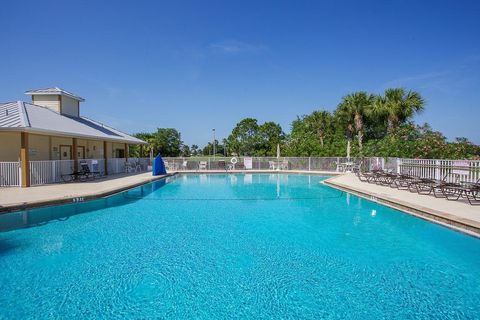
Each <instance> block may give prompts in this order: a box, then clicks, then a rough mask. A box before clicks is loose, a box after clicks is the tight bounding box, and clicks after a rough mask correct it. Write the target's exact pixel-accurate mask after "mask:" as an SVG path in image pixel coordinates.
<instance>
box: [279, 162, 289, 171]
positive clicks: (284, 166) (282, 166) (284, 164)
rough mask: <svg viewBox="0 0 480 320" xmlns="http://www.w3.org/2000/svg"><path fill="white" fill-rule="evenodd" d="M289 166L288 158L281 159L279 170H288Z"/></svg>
mask: <svg viewBox="0 0 480 320" xmlns="http://www.w3.org/2000/svg"><path fill="white" fill-rule="evenodd" d="M289 166H290V163H289V162H288V160H283V161H282V163H280V170H288V168H289Z"/></svg>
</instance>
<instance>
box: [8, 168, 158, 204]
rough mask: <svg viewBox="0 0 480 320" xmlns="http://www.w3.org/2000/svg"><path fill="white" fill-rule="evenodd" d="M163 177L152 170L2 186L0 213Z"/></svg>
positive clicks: (107, 192) (88, 196) (102, 193)
mask: <svg viewBox="0 0 480 320" xmlns="http://www.w3.org/2000/svg"><path fill="white" fill-rule="evenodd" d="M163 177H164V176H157V177H152V173H151V172H144V173H138V174H116V175H112V176H108V177H104V178H101V179H96V180H90V181H84V182H75V183H59V184H49V185H43V186H35V187H30V188H0V213H1V212H5V211H12V210H18V209H22V208H28V207H34V206H41V205H46V204H54V203H69V202H74V201H84V200H88V199H94V198H99V197H103V196H107V195H110V194H113V193H116V192H119V191H122V190H125V189H129V188H132V187H135V186H137V185H141V184H144V183H147V182H150V181H153V180H158V179H161V178H163ZM79 198H80V199H79Z"/></svg>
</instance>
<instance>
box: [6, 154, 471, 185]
mask: <svg viewBox="0 0 480 320" xmlns="http://www.w3.org/2000/svg"><path fill="white" fill-rule="evenodd" d="M231 159H232V158H231V157H216V158H213V157H192V158H168V157H167V158H164V161H165V165H166V167H167V171H170V172H171V171H184V170H194V171H208V170H224V169H225V167H226V166H229V165H230V166H232V167H233V169H237V170H272V171H277V170H280V171H285V170H298V171H321V172H339V171H342V170H343V168H344V167H342V165H344V164H345V163H356V164H360V163H362V168H363V169H366V170H371V169H388V170H391V171H393V172H396V173H406V174H410V175H413V176H418V177H423V178H431V179H444V178H445V179H447V180H448V181H453V180H455V179H460V180H461V181H466V182H476V181H477V180H478V179H480V160H436V159H401V158H378V157H370V158H363V159H355V158H350V159H347V158H345V157H280V158H276V157H237V163H236V164H235V166H233V165H232V163H231ZM79 161H85V162H87V164H88V166H89V168H90V170H91V171H92V172H100V174H101V175H104V174H105V162H104V161H105V160H104V159H85V160H79ZM107 161H108V162H107V167H108V174H116V173H124V172H126V171H127V170H126V169H129V168H130V170H131V169H132V168H133V170H132V171H133V172H139V171H140V172H142V171H147V170H148V167H149V166H150V165H151V162H150V159H149V158H128V163H129V164H128V165H127V166H126V163H127V161H126V160H125V159H124V158H121V159H120V158H114V159H108V160H107ZM29 165H30V183H31V185H41V184H48V183H57V182H61V181H63V179H62V176H63V175H68V174H71V173H72V172H73V170H74V165H73V160H45V161H30V164H29ZM78 167H79V169H80V164H79V166H78ZM132 171H129V172H132ZM20 182H21V170H20V163H19V162H0V186H2V187H5V186H20Z"/></svg>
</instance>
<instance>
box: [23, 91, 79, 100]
mask: <svg viewBox="0 0 480 320" xmlns="http://www.w3.org/2000/svg"><path fill="white" fill-rule="evenodd" d="M25 94H28V95H31V96H32V95H52V94H58V95H63V96H67V97H70V98H72V99H75V100H78V101H80V102H82V101H85V99H83V98H82V97H79V96H77V95H75V94H73V93H71V92H69V91H67V90H64V89H62V88H59V87H53V88H44V89H35V90H28V91H25Z"/></svg>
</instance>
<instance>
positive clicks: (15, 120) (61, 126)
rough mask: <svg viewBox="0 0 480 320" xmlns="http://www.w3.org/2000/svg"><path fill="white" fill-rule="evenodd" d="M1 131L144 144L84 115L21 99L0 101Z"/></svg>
mask: <svg viewBox="0 0 480 320" xmlns="http://www.w3.org/2000/svg"><path fill="white" fill-rule="evenodd" d="M0 131H26V132H32V133H39V134H50V135H59V136H70V137H79V138H80V137H82V138H87V139H98V140H108V141H117V142H122V143H132V144H145V142H144V141H143V140H140V139H137V138H135V137H132V136H131V135H128V134H126V133H123V132H121V131H119V130H117V129H114V128H112V127H109V126H107V125H105V124H102V123H100V122H97V121H94V120H91V119H88V118H86V117H70V116H66V115H62V114H60V113H58V112H55V111H53V110H51V109H49V108H46V107H42V106H38V105H35V104H31V103H28V102H23V101H17V102H9V103H1V104H0Z"/></svg>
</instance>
